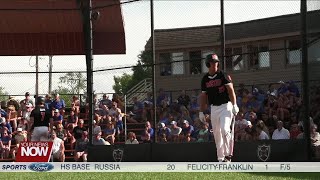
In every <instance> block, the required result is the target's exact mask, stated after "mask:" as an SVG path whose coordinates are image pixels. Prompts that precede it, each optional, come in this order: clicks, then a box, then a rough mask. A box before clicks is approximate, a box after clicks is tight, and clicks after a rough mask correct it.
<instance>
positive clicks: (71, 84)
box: [52, 72, 87, 106]
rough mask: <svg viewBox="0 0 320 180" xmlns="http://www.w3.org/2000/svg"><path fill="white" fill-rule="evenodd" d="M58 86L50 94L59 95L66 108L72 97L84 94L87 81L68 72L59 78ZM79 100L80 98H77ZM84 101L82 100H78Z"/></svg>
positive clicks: (78, 74)
mask: <svg viewBox="0 0 320 180" xmlns="http://www.w3.org/2000/svg"><path fill="white" fill-rule="evenodd" d="M59 80H60V85H59V86H58V88H57V89H55V90H53V92H52V93H58V94H60V98H61V99H63V100H64V101H65V103H66V105H67V106H70V105H71V101H72V96H73V95H80V94H84V93H85V92H86V88H87V82H86V81H87V80H86V77H84V76H83V75H82V74H81V73H74V72H70V73H67V74H65V75H64V76H61V77H60V78H59ZM79 98H80V97H79ZM80 100H82V101H84V99H80Z"/></svg>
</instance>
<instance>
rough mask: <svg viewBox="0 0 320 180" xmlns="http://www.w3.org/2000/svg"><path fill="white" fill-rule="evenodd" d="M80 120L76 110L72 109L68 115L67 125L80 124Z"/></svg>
mask: <svg viewBox="0 0 320 180" xmlns="http://www.w3.org/2000/svg"><path fill="white" fill-rule="evenodd" d="M78 120H79V118H78V116H77V115H76V114H75V112H74V111H72V110H71V111H70V114H69V116H68V117H67V122H66V125H65V127H67V126H69V125H72V127H76V126H77V124H78Z"/></svg>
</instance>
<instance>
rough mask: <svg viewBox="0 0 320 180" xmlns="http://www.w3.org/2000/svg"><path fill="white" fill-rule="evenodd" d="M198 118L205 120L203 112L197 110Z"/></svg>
mask: <svg viewBox="0 0 320 180" xmlns="http://www.w3.org/2000/svg"><path fill="white" fill-rule="evenodd" d="M199 119H200V121H201V122H203V123H205V122H206V117H205V116H204V114H203V112H199Z"/></svg>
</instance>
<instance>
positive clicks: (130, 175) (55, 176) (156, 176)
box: [0, 173, 320, 180]
mask: <svg viewBox="0 0 320 180" xmlns="http://www.w3.org/2000/svg"><path fill="white" fill-rule="evenodd" d="M0 179H10V180H15V179H21V180H28V179H41V180H46V179H57V180H62V179H72V180H77V179H79V180H85V179H99V180H103V179H112V180H118V179H128V180H134V179H139V180H144V179H146V180H147V179H148V180H149V179H160V180H163V179H164V180H165V179H168V180H175V179H183V180H185V179H199V180H204V179H210V180H216V179H223V180H226V179H232V180H235V179H253V180H260V179H261V180H262V179H268V180H269V179H270V180H272V179H301V180H304V179H320V173H0Z"/></svg>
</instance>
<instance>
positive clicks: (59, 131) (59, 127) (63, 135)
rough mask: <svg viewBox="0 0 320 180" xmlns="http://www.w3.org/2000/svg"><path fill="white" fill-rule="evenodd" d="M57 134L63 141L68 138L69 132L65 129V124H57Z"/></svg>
mask: <svg viewBox="0 0 320 180" xmlns="http://www.w3.org/2000/svg"><path fill="white" fill-rule="evenodd" d="M55 133H56V136H57V137H58V138H60V139H61V140H62V141H66V140H67V132H66V130H65V129H63V125H62V124H58V125H57V129H56V132H55Z"/></svg>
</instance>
